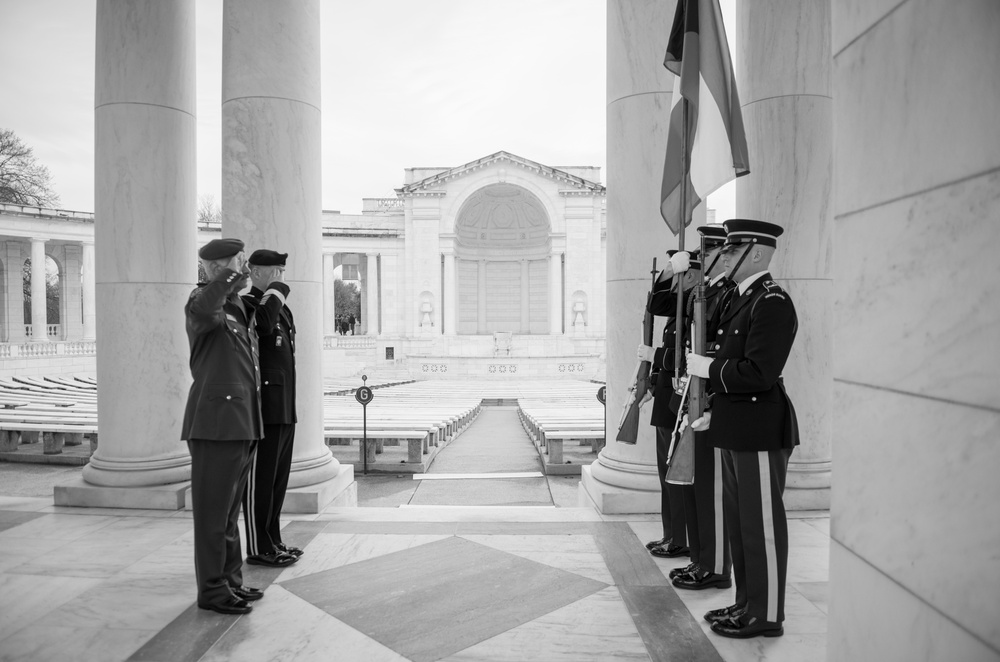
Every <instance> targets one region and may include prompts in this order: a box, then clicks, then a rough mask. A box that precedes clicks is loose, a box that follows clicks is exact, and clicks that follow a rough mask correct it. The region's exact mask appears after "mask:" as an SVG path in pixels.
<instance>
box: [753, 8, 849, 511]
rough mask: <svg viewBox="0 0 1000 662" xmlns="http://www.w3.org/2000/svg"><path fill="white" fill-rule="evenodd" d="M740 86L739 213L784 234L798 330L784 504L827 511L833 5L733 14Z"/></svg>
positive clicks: (780, 275)
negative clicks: (797, 440) (795, 431)
mask: <svg viewBox="0 0 1000 662" xmlns="http://www.w3.org/2000/svg"><path fill="white" fill-rule="evenodd" d="M737 26H738V34H737V44H738V45H737V48H738V56H737V58H736V60H737V62H738V65H737V71H738V79H737V84H738V85H739V91H740V99H741V101H742V102H743V118H744V122H745V125H746V131H747V144H748V148H749V153H750V174H749V175H747V176H744V177H741V178H740V179H738V180H737V183H736V215H737V216H739V217H743V218H755V219H760V220H764V221H769V222H771V223H777V224H778V225H780V226H782V227H783V228H784V229H785V232H784V234H782V236H781V237H780V238H779V239H778V249H777V251H776V252H775V256H774V258H773V260H772V261H771V273H772V275H774V277H775V279H776V280H777V281H778V283H779V284H780V285H781V286H782V287H784V288H785V289H786V290H787V291H788V292H789V294H790V295H791V297H792V300H793V301H794V302H795V309H796V312H797V313H798V318H799V330H798V335H797V336H796V339H795V345H794V346H793V348H792V354H791V356H790V357H789V360H788V363H787V365H786V366H785V370H784V377H785V384H786V387H787V389H788V393H789V396H790V397H791V399H792V401H793V402H794V403H795V409H796V414H797V415H798V420H799V433H800V435H801V440H802V444H801V446H799V447H798V448H796V449H795V452H794V454H793V455H792V459H791V462H790V464H789V468H788V478H787V483H786V492H785V505H786V507H787V508H789V509H792V510H802V509H806V510H808V509H821V508H828V507H829V505H830V465H831V461H830V430H831V413H832V405H833V395H832V392H833V382H832V374H831V356H832V338H831V331H830V329H831V323H832V313H833V283H832V280H831V279H832V277H833V273H832V269H833V262H832V255H833V241H832V228H833V223H832V212H833V210H832V207H831V205H830V202H831V200H830V196H831V188H832V174H833V173H832V171H833V154H832V152H833V124H832V119H833V117H832V112H833V102H832V99H831V66H832V63H831V58H830V4H829V2H827V0H807V1H804V2H798V3H795V4H793V5H789V4H787V3H785V2H782V1H781V0H762V2H758V3H754V4H753V5H752V6H751V5H749V4H748V3H741V4H739V5H738V10H737Z"/></svg>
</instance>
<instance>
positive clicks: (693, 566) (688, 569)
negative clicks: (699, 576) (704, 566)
mask: <svg viewBox="0 0 1000 662" xmlns="http://www.w3.org/2000/svg"><path fill="white" fill-rule="evenodd" d="M696 570H698V564H697V563H688V564H687V565H686V566H684V567H683V568H674V569H673V570H671V571H670V572H668V573H667V577H669V578H670V579H673V578H674V577H677V576H679V575H689V574H691V573H692V572H694V571H696Z"/></svg>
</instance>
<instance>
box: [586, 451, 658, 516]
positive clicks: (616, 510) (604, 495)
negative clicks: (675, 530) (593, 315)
mask: <svg viewBox="0 0 1000 662" xmlns="http://www.w3.org/2000/svg"><path fill="white" fill-rule="evenodd" d="M599 461H600V460H598V462H599ZM578 505H580V506H591V507H593V508H595V509H596V510H597V512H599V513H602V514H605V515H612V514H614V515H625V514H628V515H632V514H639V513H658V512H660V492H659V491H655V492H654V491H651V490H637V489H630V488H626V487H618V486H616V485H608V484H607V483H602V482H601V481H599V480H597V479H596V478H594V475H593V472H592V467H591V466H584V467H581V471H580V487H579V497H578Z"/></svg>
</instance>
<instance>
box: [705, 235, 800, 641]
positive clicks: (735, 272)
mask: <svg viewBox="0 0 1000 662" xmlns="http://www.w3.org/2000/svg"><path fill="white" fill-rule="evenodd" d="M724 225H725V228H726V231H727V236H726V245H725V247H724V249H723V251H724V255H723V260H724V263H725V265H726V275H727V277H728V278H729V279H730V280H732V281H733V282H734V283H736V284H737V287H736V289H735V291H734V292H733V294H732V296H731V297H730V298H729V299H728V303H727V304H726V305H725V309H724V310H723V311H722V313H721V316H720V318H719V326H718V329H717V330H716V339H715V344H717V345H718V348H717V349H716V350H715V357H714V358H713V357H708V356H701V355H697V354H689V355H688V357H687V358H688V371H689V372H690V374H692V375H698V376H700V377H704V378H707V379H709V380H710V382H711V388H712V393H713V395H712V401H711V410H710V411H709V412H706V413H705V415H704V416H703V417H702V418H700V419H698V420H697V421H695V422H694V423H693V424H692V427H693V428H694V429H695V430H706V429H707V430H708V434H707V441H708V443H709V444H711V445H712V446H714V447H716V448H719V449H721V451H722V453H721V455H722V465H723V466H722V479H723V510H724V516H725V519H726V525H727V527H728V530H729V536H730V545H731V548H732V556H733V574H734V576H735V578H736V604H733V605H731V606H729V607H725V608H723V609H716V610H713V611H710V612H708V613H707V614H705V619H706V620H708V621H709V622H711V623H712V631H713V632H715V633H717V634H720V635H723V636H726V637H737V638H748V637H756V636H760V635H763V636H765V637H778V636H781V635H782V634H783V633H784V628H783V626H782V622H783V621H784V619H785V614H784V601H785V574H786V570H787V565H788V525H787V522H786V520H785V507H784V503H783V502H782V493H783V492H784V488H785V474H786V471H787V469H788V460H789V458H790V457H791V453H792V449H793V448H794V447H795V445H796V444H798V426H797V424H796V421H795V410H794V409H793V407H792V403H791V401H790V400H789V399H788V396H787V395H786V393H785V388H784V385H783V383H782V379H781V371H782V370H783V369H784V367H785V362H786V361H787V360H788V355H789V352H790V351H791V348H792V342H793V341H794V340H795V333H796V330H797V327H798V322H797V318H796V315H795V307H794V306H793V305H792V300H791V297H789V295H788V293H787V292H785V291H784V290H783V289H782V288H781V287H779V286H778V284H777V283H775V282H774V280H773V279H772V278H771V274H770V273H768V270H767V268H768V264H769V263H770V260H771V256H772V255H773V254H774V250H775V247H776V246H777V237H778V236H779V235H780V234H781V233H782V228H781V227H780V226H777V225H774V224H773V223H766V222H763V221H754V220H747V219H731V220H728V221H726V222H725V223H724Z"/></svg>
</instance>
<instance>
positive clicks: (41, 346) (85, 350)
mask: <svg viewBox="0 0 1000 662" xmlns="http://www.w3.org/2000/svg"><path fill="white" fill-rule="evenodd" d="M96 354H97V343H96V342H95V341H93V340H73V341H68V342H62V341H57V342H26V343H0V358H4V359H16V358H22V359H34V358H44V357H49V356H95V355H96Z"/></svg>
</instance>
